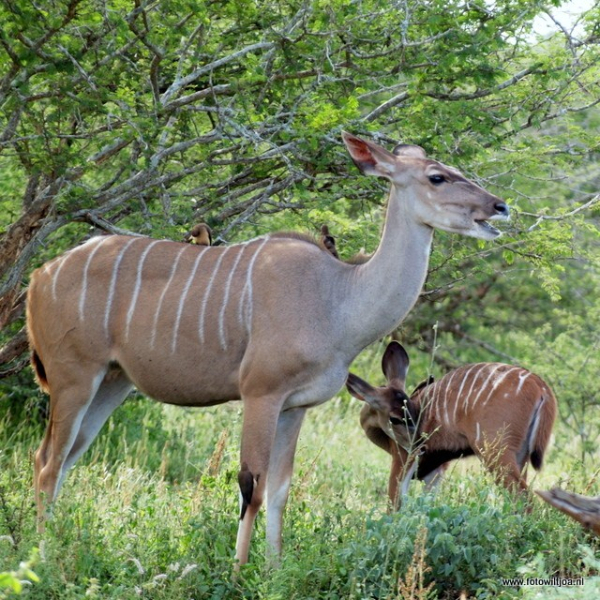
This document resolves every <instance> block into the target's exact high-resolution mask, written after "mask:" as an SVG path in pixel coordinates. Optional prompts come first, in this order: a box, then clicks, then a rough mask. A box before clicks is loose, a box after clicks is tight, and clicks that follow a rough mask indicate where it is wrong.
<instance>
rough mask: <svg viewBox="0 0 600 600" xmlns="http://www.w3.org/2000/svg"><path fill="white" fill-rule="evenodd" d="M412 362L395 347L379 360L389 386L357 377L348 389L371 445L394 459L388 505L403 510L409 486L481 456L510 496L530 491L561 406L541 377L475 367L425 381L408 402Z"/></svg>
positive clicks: (519, 369)
mask: <svg viewBox="0 0 600 600" xmlns="http://www.w3.org/2000/svg"><path fill="white" fill-rule="evenodd" d="M408 366H409V358H408V354H407V353H406V350H405V349H404V348H403V347H402V346H401V345H400V344H399V343H398V342H391V343H390V344H389V345H388V347H387V349H386V351H385V353H384V355H383V359H382V369H383V373H384V375H385V376H386V378H387V385H386V386H383V387H377V388H376V387H373V386H372V385H370V384H369V383H367V382H366V381H363V380H362V379H360V377H357V376H356V375H354V374H353V373H350V374H349V375H348V380H347V382H346V387H347V388H348V391H349V392H350V393H351V394H352V395H353V396H354V397H355V398H358V399H359V400H363V401H365V402H366V404H365V406H364V407H363V408H362V410H361V413H360V422H361V425H362V427H363V429H364V431H365V433H366V434H367V437H368V438H369V439H370V440H371V441H372V442H373V443H374V444H377V445H378V446H379V447H380V448H383V449H384V450H385V451H386V452H389V453H390V454H391V455H392V467H391V471H390V479H389V488H388V491H389V498H390V503H391V506H392V507H396V508H397V507H398V506H399V501H400V494H399V490H398V487H399V485H400V482H402V493H403V494H404V493H406V492H407V491H408V485H409V483H410V480H411V479H412V478H413V476H414V475H415V471H416V476H417V478H418V479H427V478H428V477H431V476H432V475H434V474H436V472H437V471H438V470H439V469H440V468H441V467H442V466H443V465H445V463H447V462H448V461H450V460H452V459H455V458H460V457H463V456H470V455H472V454H476V455H477V456H478V457H479V458H481V459H482V461H483V463H484V464H485V465H486V467H487V468H488V469H489V470H490V471H491V472H493V473H494V474H495V475H496V477H497V480H498V481H499V482H502V483H503V484H504V485H505V486H506V487H507V488H509V489H517V490H521V491H525V490H527V483H526V481H525V477H524V475H523V471H524V468H525V466H526V465H527V463H528V462H531V464H532V466H533V468H534V469H536V470H539V469H540V468H541V466H542V461H543V458H544V453H545V451H546V447H547V445H548V442H549V440H550V434H551V432H552V425H553V424H554V419H555V417H556V399H555V397H554V394H553V393H552V390H551V389H550V387H549V386H548V385H547V384H546V383H545V382H544V381H543V380H542V379H541V378H540V377H538V376H537V375H535V374H534V373H531V372H530V371H527V370H526V369H523V368H522V367H516V366H513V365H505V364H502V363H477V364H471V365H466V366H464V367H459V368H458V369H454V371H451V372H450V373H447V374H446V375H444V377H442V378H441V379H440V380H439V381H437V382H435V383H434V382H433V378H430V379H428V380H427V381H426V382H424V383H423V384H421V385H419V386H418V387H417V389H416V390H415V391H414V392H413V394H412V395H411V397H410V398H409V397H408V396H407V395H406V392H405V381H406V375H407V373H408Z"/></svg>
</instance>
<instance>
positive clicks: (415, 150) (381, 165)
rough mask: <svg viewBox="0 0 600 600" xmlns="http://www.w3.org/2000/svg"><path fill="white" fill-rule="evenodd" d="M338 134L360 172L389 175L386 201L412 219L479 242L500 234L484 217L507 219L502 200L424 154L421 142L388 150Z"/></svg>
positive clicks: (506, 208) (348, 135)
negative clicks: (398, 205) (394, 203)
mask: <svg viewBox="0 0 600 600" xmlns="http://www.w3.org/2000/svg"><path fill="white" fill-rule="evenodd" d="M342 137H343V139H344V143H345V144H346V147H347V148H348V152H349V153H350V156H351V157H352V160H353V161H354V162H355V164H356V165H357V167H358V168H359V169H360V171H361V172H362V173H364V174H365V175H373V176H375V177H383V178H384V179H388V180H389V181H390V182H391V184H392V190H391V195H390V201H392V200H395V199H397V200H398V201H400V202H402V203H403V204H404V210H405V211H407V213H410V214H411V215H412V216H413V218H414V219H415V220H416V221H417V222H419V223H421V224H423V225H427V226H429V227H432V228H435V229H442V230H443V231H449V232H451V233H461V234H463V235H467V236H470V237H475V238H479V239H482V240H493V239H494V238H496V237H498V236H499V235H500V231H498V230H497V229H496V228H495V227H493V226H492V225H490V224H489V222H488V221H491V220H495V219H496V220H498V219H503V220H504V219H508V214H509V209H508V206H507V205H506V203H505V202H504V201H503V200H501V199H500V198H498V197H497V196H494V195H493V194H490V193H489V192H487V191H485V190H484V189H483V188H481V187H480V186H478V185H477V184H476V183H474V182H472V181H470V180H468V179H467V178H466V177H464V176H463V175H461V173H460V172H459V171H457V170H456V169H454V168H452V167H448V166H446V165H444V164H442V163H440V162H437V161H435V160H432V159H430V158H427V156H426V154H425V151H424V150H423V148H421V147H420V146H411V145H407V144H400V145H398V146H396V148H395V149H394V151H393V152H389V151H388V150H386V149H385V148H382V147H381V146H379V145H377V144H375V143H373V142H369V141H366V140H363V139H361V138H358V137H356V136H354V135H352V134H349V133H346V132H343V133H342Z"/></svg>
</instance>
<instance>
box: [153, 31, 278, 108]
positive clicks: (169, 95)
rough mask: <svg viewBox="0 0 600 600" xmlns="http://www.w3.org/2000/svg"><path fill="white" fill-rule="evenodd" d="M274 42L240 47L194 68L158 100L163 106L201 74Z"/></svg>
mask: <svg viewBox="0 0 600 600" xmlns="http://www.w3.org/2000/svg"><path fill="white" fill-rule="evenodd" d="M274 46H275V44H274V43H273V42H258V43H256V44H251V45H250V46H246V48H242V49H241V50H238V51H237V52H234V53H233V54H229V55H228V56H224V57H223V58H220V59H218V60H215V61H213V62H212V63H210V64H208V65H205V66H203V67H200V68H199V69H196V70H195V71H194V72H192V73H190V74H189V75H187V76H186V77H183V78H178V79H176V80H175V81H174V82H173V83H172V84H171V85H170V86H169V89H167V91H166V92H165V93H164V94H163V95H162V97H161V99H160V102H161V104H162V105H163V106H165V105H166V104H167V102H168V101H169V100H170V99H171V98H172V96H173V95H175V94H176V93H177V92H178V91H179V90H181V89H182V88H184V87H185V86H187V85H189V84H190V83H193V82H194V81H196V80H197V79H199V78H200V77H202V76H203V75H206V74H208V73H211V72H212V71H214V70H216V69H219V68H220V67H222V66H224V65H227V64H229V63H232V62H235V61H236V60H238V59H239V58H241V57H242V56H246V54H250V53H251V52H256V51H257V50H269V49H270V48H273V47H274Z"/></svg>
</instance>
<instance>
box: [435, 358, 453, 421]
mask: <svg viewBox="0 0 600 600" xmlns="http://www.w3.org/2000/svg"><path fill="white" fill-rule="evenodd" d="M457 371H458V369H457V370H455V371H453V372H452V374H451V375H450V376H449V377H445V378H443V379H442V380H441V381H440V384H441V383H442V381H444V379H446V385H445V387H444V393H443V394H441V393H438V394H437V396H436V405H437V411H436V412H437V415H438V418H439V419H440V420H441V421H445V422H446V423H447V424H448V425H450V417H449V416H448V402H447V401H446V398H448V396H449V392H451V390H452V381H453V379H454V377H455V376H456V373H457ZM438 387H441V386H438ZM440 404H441V405H442V406H443V407H444V415H443V417H442V407H441V406H440Z"/></svg>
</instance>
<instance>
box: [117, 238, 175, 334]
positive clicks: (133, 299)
mask: <svg viewBox="0 0 600 600" xmlns="http://www.w3.org/2000/svg"><path fill="white" fill-rule="evenodd" d="M164 241H165V240H154V241H153V242H151V243H150V244H148V247H147V248H146V249H145V250H144V251H143V252H142V254H141V256H140V262H139V263H138V268H137V275H136V278H135V287H134V288H133V294H132V295H131V302H130V303H129V310H128V311H127V320H126V322H125V341H127V338H128V337H129V326H130V325H131V321H132V319H133V313H134V312H135V307H136V304H137V299H138V296H139V294H140V288H141V287H142V271H143V270H144V262H145V260H146V257H147V256H148V252H150V250H151V248H152V247H153V246H154V245H156V244H158V243H160V242H164Z"/></svg>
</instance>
